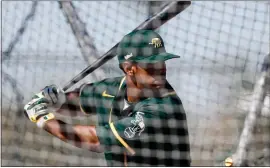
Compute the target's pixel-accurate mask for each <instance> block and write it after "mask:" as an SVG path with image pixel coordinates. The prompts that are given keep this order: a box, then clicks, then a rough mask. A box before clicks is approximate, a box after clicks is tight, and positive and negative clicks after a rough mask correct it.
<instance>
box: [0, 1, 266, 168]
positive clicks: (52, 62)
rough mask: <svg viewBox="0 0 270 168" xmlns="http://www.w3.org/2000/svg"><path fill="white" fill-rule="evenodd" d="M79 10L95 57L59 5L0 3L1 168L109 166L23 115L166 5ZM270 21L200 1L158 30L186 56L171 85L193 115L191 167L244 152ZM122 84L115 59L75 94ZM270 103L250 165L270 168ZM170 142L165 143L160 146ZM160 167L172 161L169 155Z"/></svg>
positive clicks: (255, 9)
mask: <svg viewBox="0 0 270 168" xmlns="http://www.w3.org/2000/svg"><path fill="white" fill-rule="evenodd" d="M72 4H73V7H74V9H75V12H76V14H77V16H78V19H80V21H81V22H82V23H83V24H82V25H83V26H84V27H85V30H86V31H87V35H88V37H89V38H90V39H91V41H90V43H91V48H90V50H89V51H87V52H89V53H91V54H89V53H88V54H89V57H85V55H84V53H83V52H82V50H83V49H82V48H81V47H80V46H79V45H78V39H77V38H76V36H75V35H74V32H73V31H72V28H71V26H70V22H68V19H67V18H66V15H65V12H64V8H63V6H61V5H60V4H59V3H58V2H53V1H52V2H49V1H42V2H30V1H29V2H20V1H2V9H1V10H2V60H1V61H2V62H1V68H2V74H1V79H2V90H1V101H2V108H1V113H2V121H1V129H2V137H1V141H2V146H1V148H2V150H1V151H2V153H1V157H2V166H104V165H107V163H106V160H105V158H104V154H103V153H95V152H91V151H88V150H86V149H81V148H77V147H74V146H72V145H70V144H68V143H65V142H63V141H61V140H59V139H57V138H55V137H53V136H51V135H50V134H48V133H47V132H45V131H44V130H42V129H39V128H37V127H36V125H35V124H33V123H31V122H30V121H29V120H27V119H26V118H25V116H24V115H23V111H22V110H23V106H24V104H26V103H27V102H28V101H29V100H30V98H31V97H32V96H33V95H34V94H35V93H37V92H38V91H40V89H41V88H44V86H47V85H50V84H56V85H58V86H63V85H64V84H66V82H68V81H69V80H70V79H72V78H73V77H74V76H75V75H77V74H78V73H80V72H81V71H82V70H83V69H84V68H85V67H87V66H88V65H90V64H91V63H93V62H94V61H95V60H96V59H97V58H98V57H99V56H101V55H102V54H104V53H106V52H107V51H108V50H109V49H110V48H111V47H113V46H114V45H115V44H116V43H117V42H119V41H120V40H121V39H122V37H123V36H124V35H125V34H127V33H129V32H130V31H132V30H133V29H134V28H135V27H137V26H138V25H139V24H140V23H142V22H143V21H144V20H146V18H148V17H149V16H150V15H151V14H152V12H153V11H154V12H158V10H159V7H160V5H161V2H160V3H157V4H153V3H150V2H144V1H137V2H126V1H114V2H107V1H102V2H95V1H91V2H86V1H83V2H79V1H76V2H72ZM153 5H154V6H153ZM269 16H270V15H269V3H266V2H251V1H246V2H242V1H241V2H240V1H239V2H233V1H228V2H196V1H195V2H192V3H191V6H189V7H188V8H187V9H186V10H185V11H183V12H182V13H180V14H179V15H177V16H176V17H174V18H172V19H171V20H170V21H169V22H167V23H166V24H164V25H163V26H161V27H160V28H159V29H157V32H158V33H159V34H160V35H161V37H162V38H163V40H164V42H165V46H166V50H167V52H170V53H174V54H177V55H180V56H181V58H180V59H178V60H169V61H167V62H166V65H167V80H168V81H169V82H170V84H171V85H172V87H173V88H174V89H175V91H176V92H177V94H178V95H179V97H180V99H181V100H182V103H183V106H184V109H185V111H186V115H187V124H188V131H189V141H190V146H191V151H190V152H191V161H192V162H191V165H193V166H213V165H220V164H222V162H223V161H224V159H225V158H227V157H229V156H231V154H233V153H235V152H236V149H237V147H238V144H239V141H240V135H241V133H242V130H243V127H244V121H245V117H246V115H247V114H248V113H249V110H250V107H251V104H252V102H253V101H254V100H253V97H252V95H253V89H254V87H255V85H256V82H257V81H258V80H259V79H260V76H261V68H262V65H263V61H264V58H265V56H266V55H267V54H268V53H269V38H270V33H269V30H270V27H269ZM121 75H123V73H122V71H121V70H120V69H119V67H118V61H117V59H116V58H114V59H113V60H111V61H109V62H107V63H106V64H105V65H103V66H101V67H100V68H99V69H97V70H96V71H94V72H93V73H91V74H90V75H88V76H87V77H86V78H84V79H83V80H82V81H80V82H79V83H78V84H76V85H75V86H74V87H73V88H71V89H70V90H72V89H74V88H76V87H79V86H80V85H81V84H83V83H85V82H96V81H100V80H102V79H105V78H111V77H118V76H121ZM268 82H269V81H268ZM268 84H269V83H268ZM269 102H270V101H269V89H268V91H267V94H266V97H265V99H264V102H263V107H262V112H261V115H260V116H259V117H258V119H257V124H256V127H255V131H254V135H253V136H251V138H252V140H251V143H250V144H249V146H248V156H247V158H248V165H256V166H264V165H266V166H267V165H268V166H269V161H267V160H266V158H267V157H266V156H265V154H264V151H267V149H268V150H269V144H268V148H266V147H267V142H269V139H270V135H269V132H270V131H269V129H270V126H269V122H268V121H269V116H270V114H269V111H270V109H269V108H270V105H269ZM56 115H57V118H59V119H61V120H63V121H65V122H67V123H70V124H82V125H87V124H88V125H89V123H91V124H92V123H97V116H95V115H94V116H91V117H75V118H71V117H66V116H62V115H58V114H56ZM174 124H175V123H174V122H172V125H174ZM166 138H167V137H164V135H163V136H162V135H160V134H159V135H157V140H160V141H166V140H164V139H166ZM169 139H170V140H168V141H174V140H175V139H177V137H174V136H172V137H170V138H169ZM114 148H117V147H115V146H114ZM113 150H114V151H119V150H120V149H113ZM141 153H143V156H144V155H147V154H149V153H151V151H150V149H148V148H143V150H142V152H141ZM172 153H173V156H171V157H172V158H175V157H176V158H177V153H174V152H172ZM143 156H142V157H143ZM157 157H158V158H164V157H167V155H166V154H165V153H164V152H163V153H162V152H161V153H159V154H157Z"/></svg>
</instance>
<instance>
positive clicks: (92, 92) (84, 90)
mask: <svg viewBox="0 0 270 168" xmlns="http://www.w3.org/2000/svg"><path fill="white" fill-rule="evenodd" d="M79 94H80V103H79V104H80V108H81V111H82V112H84V113H86V114H94V113H95V112H96V100H95V99H96V98H97V96H96V95H97V93H96V86H95V83H89V84H83V85H82V86H81V87H80V93H79Z"/></svg>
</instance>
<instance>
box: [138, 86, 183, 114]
mask: <svg viewBox="0 0 270 168" xmlns="http://www.w3.org/2000/svg"><path fill="white" fill-rule="evenodd" d="M167 89H168V90H167V91H165V92H164V93H163V94H162V95H161V96H159V97H152V98H148V99H144V100H143V101H140V102H139V103H138V105H137V107H136V109H135V110H137V111H144V112H149V113H153V114H157V115H159V116H163V117H166V116H167V117H169V116H170V114H174V113H179V112H183V113H184V112H185V111H184V108H183V105H182V101H181V99H180V97H179V96H178V94H177V93H176V91H175V90H174V89H173V88H172V87H171V85H169V84H168V85H167Z"/></svg>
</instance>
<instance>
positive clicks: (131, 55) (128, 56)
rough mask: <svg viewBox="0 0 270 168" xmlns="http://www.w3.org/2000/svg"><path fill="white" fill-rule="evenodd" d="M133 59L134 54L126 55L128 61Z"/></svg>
mask: <svg viewBox="0 0 270 168" xmlns="http://www.w3.org/2000/svg"><path fill="white" fill-rule="evenodd" d="M131 57H133V54H132V53H130V54H128V55H126V56H125V59H126V60H128V59H129V58H131Z"/></svg>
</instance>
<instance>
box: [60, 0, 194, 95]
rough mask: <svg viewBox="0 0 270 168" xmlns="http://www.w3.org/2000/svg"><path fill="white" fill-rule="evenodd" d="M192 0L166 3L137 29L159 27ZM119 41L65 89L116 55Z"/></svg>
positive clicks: (65, 89) (65, 87)
mask: <svg viewBox="0 0 270 168" xmlns="http://www.w3.org/2000/svg"><path fill="white" fill-rule="evenodd" d="M190 4H191V2H190V1H174V2H169V3H167V4H165V5H164V6H163V7H162V9H161V10H160V11H159V12H157V13H156V14H154V15H153V16H151V17H150V18H148V19H147V20H145V21H144V22H143V23H141V24H140V25H139V26H138V27H137V28H135V29H134V30H133V31H136V30H155V29H157V28H159V27H160V26H161V25H163V24H164V23H166V22H167V21H169V20H170V19H171V18H173V17H175V16H176V15H177V14H179V13H180V12H182V11H183V10H185V9H186V8H187V7H188V6H190ZM118 44H119V43H117V44H116V45H114V46H113V47H112V48H111V49H110V50H109V51H108V52H107V53H105V54H104V55H103V56H101V57H100V58H98V59H97V60H96V61H95V62H94V63H93V64H91V65H89V66H88V67H87V68H85V69H84V70H83V71H82V72H80V73H79V74H78V75H76V76H75V77H74V78H73V79H72V80H71V81H69V82H68V83H67V84H66V85H64V87H63V90H64V91H67V90H68V89H69V88H70V87H72V86H73V85H74V84H76V83H77V82H79V81H80V80H82V79H83V78H84V77H85V76H87V75H88V74H90V73H91V72H93V71H94V70H96V69H97V68H98V67H100V66H102V65H103V64H105V63H106V62H107V61H109V60H110V59H112V58H113V57H115V56H116V49H117V46H118Z"/></svg>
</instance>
